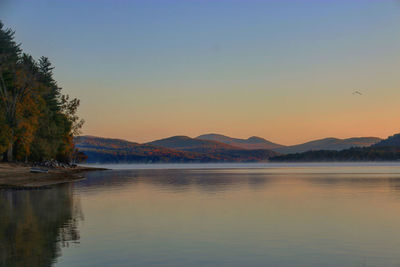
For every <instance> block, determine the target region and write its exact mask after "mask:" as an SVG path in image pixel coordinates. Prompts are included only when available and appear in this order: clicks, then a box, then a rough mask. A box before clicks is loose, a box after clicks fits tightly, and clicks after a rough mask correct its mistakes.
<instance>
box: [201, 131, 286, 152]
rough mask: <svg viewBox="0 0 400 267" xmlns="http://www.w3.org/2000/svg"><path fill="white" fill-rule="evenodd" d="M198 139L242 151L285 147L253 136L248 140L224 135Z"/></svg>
mask: <svg viewBox="0 0 400 267" xmlns="http://www.w3.org/2000/svg"><path fill="white" fill-rule="evenodd" d="M196 139H200V140H211V141H217V142H221V143H225V144H228V145H232V146H235V147H240V148H242V149H271V150H273V149H276V148H279V147H283V146H282V145H279V144H275V143H272V142H270V141H268V140H265V139H264V138H261V137H257V136H252V137H250V138H248V139H239V138H232V137H229V136H225V135H222V134H203V135H200V136H198V137H196Z"/></svg>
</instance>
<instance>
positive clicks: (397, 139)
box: [372, 134, 400, 148]
mask: <svg viewBox="0 0 400 267" xmlns="http://www.w3.org/2000/svg"><path fill="white" fill-rule="evenodd" d="M372 147H375V148H377V147H400V134H395V135H393V136H389V137H388V138H387V139H384V140H382V141H380V142H378V143H376V144H374V145H373V146H372Z"/></svg>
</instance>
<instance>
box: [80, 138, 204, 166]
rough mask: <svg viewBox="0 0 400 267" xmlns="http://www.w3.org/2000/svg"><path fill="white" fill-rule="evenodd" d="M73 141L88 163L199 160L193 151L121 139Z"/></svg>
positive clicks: (83, 139)
mask: <svg viewBox="0 0 400 267" xmlns="http://www.w3.org/2000/svg"><path fill="white" fill-rule="evenodd" d="M74 142H75V146H76V147H77V148H78V149H79V151H81V152H83V153H85V154H86V155H87V156H88V160H87V162H88V163H95V162H98V163H103V162H112V163H119V162H190V161H197V160H201V157H200V155H197V154H195V153H188V152H183V151H176V150H172V149H167V148H162V147H156V146H151V145H146V144H144V145H142V144H138V143H134V142H129V141H126V140H121V139H111V138H102V137H96V136H78V137H76V138H75V139H74ZM205 160H207V159H205Z"/></svg>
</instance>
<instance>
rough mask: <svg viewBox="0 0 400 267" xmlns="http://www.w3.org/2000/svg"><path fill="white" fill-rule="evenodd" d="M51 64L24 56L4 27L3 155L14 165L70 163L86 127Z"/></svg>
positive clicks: (0, 77)
mask: <svg viewBox="0 0 400 267" xmlns="http://www.w3.org/2000/svg"><path fill="white" fill-rule="evenodd" d="M53 69H54V67H53V66H52V64H51V63H50V60H49V59H48V58H46V57H41V58H40V59H39V60H38V61H35V60H34V59H33V57H32V56H30V55H28V54H25V53H22V51H21V49H20V45H19V44H17V43H16V42H15V41H14V32H13V31H12V30H10V29H4V26H3V24H2V23H1V22H0V109H1V111H2V112H1V116H0V126H1V129H0V153H4V151H7V153H6V156H5V158H6V159H7V160H8V161H12V160H13V159H14V158H16V159H17V160H25V161H27V160H28V159H29V160H35V161H40V160H44V159H54V158H57V159H59V160H63V161H70V160H71V158H72V154H73V153H74V144H73V137H74V135H76V134H79V131H80V129H81V127H82V125H83V123H84V121H83V120H81V119H80V118H79V117H78V116H77V109H78V107H79V104H80V102H79V100H78V99H76V98H74V99H70V98H69V96H68V95H62V94H61V88H60V87H59V86H58V85H57V82H56V81H55V79H54V78H53Z"/></svg>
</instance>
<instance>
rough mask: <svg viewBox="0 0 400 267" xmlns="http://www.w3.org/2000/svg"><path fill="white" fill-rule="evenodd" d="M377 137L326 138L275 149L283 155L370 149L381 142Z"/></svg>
mask: <svg viewBox="0 0 400 267" xmlns="http://www.w3.org/2000/svg"><path fill="white" fill-rule="evenodd" d="M381 140H382V139H380V138H377V137H355V138H348V139H338V138H325V139H320V140H315V141H311V142H307V143H304V144H300V145H294V146H286V147H280V148H277V149H274V151H276V152H279V153H281V154H291V153H302V152H306V151H315V150H336V151H339V150H343V149H348V148H351V147H368V146H371V145H374V144H376V143H378V142H380V141H381Z"/></svg>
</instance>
